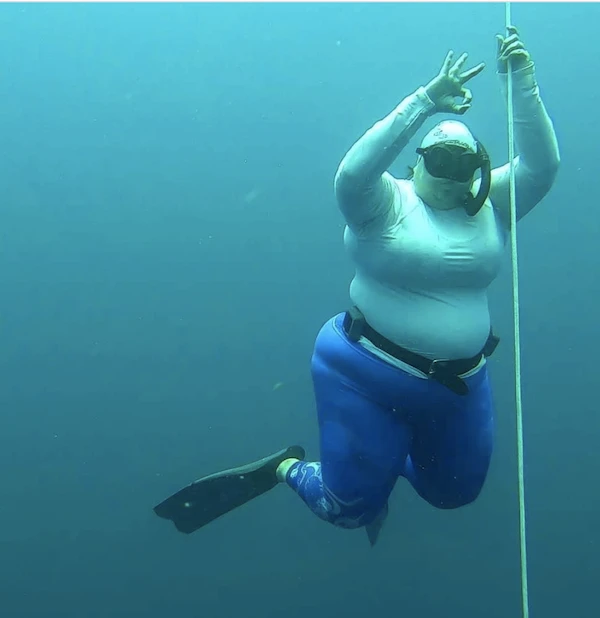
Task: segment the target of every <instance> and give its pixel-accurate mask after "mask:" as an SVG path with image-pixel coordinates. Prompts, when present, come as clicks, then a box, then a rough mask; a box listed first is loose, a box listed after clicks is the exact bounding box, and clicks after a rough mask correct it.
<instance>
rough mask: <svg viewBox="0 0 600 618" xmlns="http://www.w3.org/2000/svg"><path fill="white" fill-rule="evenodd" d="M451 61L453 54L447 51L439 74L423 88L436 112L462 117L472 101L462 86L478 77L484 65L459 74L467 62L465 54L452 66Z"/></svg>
mask: <svg viewBox="0 0 600 618" xmlns="http://www.w3.org/2000/svg"><path fill="white" fill-rule="evenodd" d="M453 60H454V52H453V51H449V52H448V54H447V56H446V59H445V60H444V64H443V65H442V68H441V70H440V72H439V74H438V75H437V77H434V78H433V79H432V80H431V81H430V82H429V83H428V84H427V86H425V91H426V92H427V95H428V96H429V98H430V99H431V100H432V101H433V103H434V104H435V109H436V111H437V112H445V113H450V114H460V115H462V114H464V113H465V112H466V111H468V110H469V109H470V108H471V100H472V99H473V95H472V94H471V91H470V90H469V89H468V88H465V87H464V85H465V84H466V83H467V82H468V81H469V80H470V79H473V78H474V77H475V76H476V75H479V73H481V71H483V69H484V68H485V64H484V63H483V62H481V63H480V64H478V65H477V66H476V67H473V68H472V69H469V70H468V71H464V72H462V73H461V69H462V68H463V66H464V64H465V62H466V61H467V54H462V56H461V57H460V58H459V59H458V60H457V61H456V62H455V63H454V64H453V63H452V62H453ZM457 99H459V100H458V101H457Z"/></svg>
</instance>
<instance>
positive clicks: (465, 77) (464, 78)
mask: <svg viewBox="0 0 600 618" xmlns="http://www.w3.org/2000/svg"><path fill="white" fill-rule="evenodd" d="M483 69H485V62H480V63H479V64H478V65H477V66H476V67H473V68H472V69H469V70H468V71H465V72H464V73H461V75H460V81H461V82H462V83H463V84H464V83H465V82H468V81H469V80H470V79H473V78H474V77H475V76H476V75H479V74H480V73H481V71H483Z"/></svg>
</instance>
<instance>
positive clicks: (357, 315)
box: [343, 307, 367, 343]
mask: <svg viewBox="0 0 600 618" xmlns="http://www.w3.org/2000/svg"><path fill="white" fill-rule="evenodd" d="M366 323H367V321H366V320H365V316H364V315H363V314H362V311H361V310H360V309H359V308H358V307H350V309H348V311H346V315H345V316H344V323H343V329H344V332H345V333H346V336H347V337H348V339H350V341H353V342H354V343H356V342H357V341H358V340H359V339H360V338H361V337H362V334H363V332H364V330H365V325H366Z"/></svg>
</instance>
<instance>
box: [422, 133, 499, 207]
mask: <svg viewBox="0 0 600 618" xmlns="http://www.w3.org/2000/svg"><path fill="white" fill-rule="evenodd" d="M417 154H419V155H421V156H422V157H423V163H424V165H425V169H426V170H427V173H428V174H430V175H431V176H433V177H434V178H445V179H447V180H454V181H455V182H469V180H471V179H472V178H473V175H474V174H475V172H476V171H477V170H478V169H481V185H480V186H479V191H478V192H477V195H476V196H475V197H473V196H472V195H471V192H468V193H467V195H466V196H465V203H464V207H465V210H466V211H467V213H468V214H469V215H471V216H474V215H476V214H477V213H478V212H479V211H480V210H481V207H482V206H483V204H484V202H485V200H486V199H487V197H488V194H489V192H490V186H491V165H490V158H489V157H488V154H487V152H486V151H485V148H484V147H483V145H482V144H481V143H480V142H479V141H477V153H474V152H471V151H470V150H467V149H466V148H465V147H464V146H460V145H458V144H452V143H445V142H441V143H440V144H434V145H433V146H428V147H427V148H417Z"/></svg>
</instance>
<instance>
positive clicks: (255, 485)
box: [154, 446, 305, 534]
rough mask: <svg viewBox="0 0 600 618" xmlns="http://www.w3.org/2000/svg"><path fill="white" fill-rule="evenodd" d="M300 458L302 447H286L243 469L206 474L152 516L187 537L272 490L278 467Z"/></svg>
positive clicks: (172, 497)
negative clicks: (160, 519)
mask: <svg viewBox="0 0 600 618" xmlns="http://www.w3.org/2000/svg"><path fill="white" fill-rule="evenodd" d="M304 456H305V454H304V449H303V448H302V447H300V446H290V447H289V448H286V449H283V450H281V451H278V452H277V453H273V454H272V455H269V456H268V457H264V458H263V459H259V460H258V461H255V462H252V463H250V464H247V465H245V466H239V467H237V468H231V469H229V470H224V471H222V472H217V473H215V474H210V475H209V476H205V477H203V478H201V479H198V480H197V481H194V482H193V483H192V484H191V485H188V486H187V487H184V488H183V489H181V490H180V491H178V492H177V493H175V494H173V495H172V496H171V497H170V498H167V499H166V500H164V501H163V502H161V503H160V504H158V505H157V506H155V507H154V512H155V513H156V514H157V515H158V516H159V517H162V518H163V519H169V520H171V521H172V522H173V523H174V524H175V527H176V528H177V530H179V531H180V532H183V533H185V534H190V533H192V532H195V531H196V530H198V529H199V528H202V527H203V526H206V524H209V523H210V522H211V521H213V520H215V519H217V517H221V515H225V513H229V512H230V511H233V510H234V509H236V508H238V507H240V506H242V505H243V504H246V502H249V501H250V500H253V499H254V498H257V497H258V496H260V495H262V494H264V493H266V492H267V491H269V490H270V489H273V487H275V485H277V483H278V480H277V475H276V471H277V467H278V466H279V464H280V463H281V462H282V461H284V460H286V459H289V458H292V457H293V458H296V459H304Z"/></svg>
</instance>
